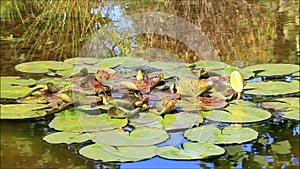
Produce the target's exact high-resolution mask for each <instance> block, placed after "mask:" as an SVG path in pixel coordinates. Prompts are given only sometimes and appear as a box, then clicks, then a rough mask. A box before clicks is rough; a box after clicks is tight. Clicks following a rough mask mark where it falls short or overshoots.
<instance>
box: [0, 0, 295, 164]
mask: <svg viewBox="0 0 300 169" xmlns="http://www.w3.org/2000/svg"><path fill="white" fill-rule="evenodd" d="M103 9H105V10H103ZM102 10H103V12H104V15H107V16H108V17H109V18H110V19H111V20H113V21H114V20H115V21H117V20H118V18H119V19H120V17H122V16H123V15H125V14H134V13H137V12H145V11H159V12H163V13H168V14H174V15H176V16H178V17H181V18H184V19H186V20H187V21H189V22H191V23H193V24H194V25H196V26H198V27H201V31H202V32H204V33H205V34H206V35H207V37H208V38H209V40H210V42H211V44H212V45H213V46H214V48H215V52H216V54H217V56H218V57H219V60H221V61H224V62H226V63H228V64H232V65H236V66H240V67H243V66H247V65H252V64H258V63H293V64H299V53H300V49H299V0H298V1H297V0H296V1H284V0H280V1H267V0H248V1H229V0H226V1H205V0H203V1H196V0H189V1H175V0H174V1H167V0H165V1H164V2H156V1H146V0H145V1H144V0H143V1H109V2H105V3H104V5H103V6H102ZM1 30H4V31H5V32H10V31H12V32H13V33H15V34H16V35H18V34H22V30H21V29H19V27H17V29H16V28H15V25H10V26H7V25H6V26H4V25H1ZM12 32H11V33H12ZM145 39H146V40H145ZM136 40H137V42H138V43H137V44H134V45H133V46H146V47H148V48H153V49H164V50H167V51H170V52H171V53H173V54H174V55H176V56H177V57H178V58H182V60H183V61H192V60H193V56H194V55H195V53H193V51H191V50H190V49H189V47H188V45H185V44H181V43H179V42H178V40H176V39H175V40H174V39H166V38H165V37H163V36H152V35H143V36H137V37H136ZM172 40H174V41H175V42H176V44H175V45H170V44H169V45H168V43H166V42H172ZM142 49H143V48H137V49H136V51H141V50H142ZM24 50H26V49H22V50H21V51H20V50H18V49H17V46H16V45H15V43H10V42H7V41H1V75H2V76H5V75H20V73H18V72H16V71H15V70H14V65H16V64H17V63H20V62H24V60H28V58H27V57H26V55H25V58H23V57H21V56H22V55H21V54H22V52H24ZM121 50H122V49H121ZM186 55H187V56H188V58H184V56H186ZM66 57H73V56H72V55H70V56H66ZM46 58H47V59H49V60H59V58H58V57H54V56H53V57H46ZM33 59H36V60H43V59H45V56H42V55H41V53H38V54H34V57H33ZM157 59H158V60H161V59H165V56H159V58H157ZM21 75H22V74H21ZM49 121H50V119H41V120H1V168H299V166H300V156H299V148H300V147H299V141H300V140H299V135H300V125H299V122H295V121H288V120H284V119H281V118H278V117H276V116H273V117H272V118H271V119H269V120H268V121H264V122H261V123H257V124H251V125H249V126H250V127H252V128H254V129H256V130H257V131H259V139H258V140H255V141H252V142H249V143H245V144H242V145H231V146H225V148H226V150H227V152H226V154H224V155H222V156H219V157H216V158H210V159H207V160H195V161H174V160H166V159H162V158H159V157H154V158H152V159H150V160H144V161H140V162H134V163H104V164H103V163H102V162H100V161H93V160H89V159H86V158H84V157H82V156H80V155H78V154H77V150H78V148H79V147H80V146H82V145H78V144H74V145H73V144H72V145H62V144H59V145H51V144H48V143H45V142H43V141H42V137H44V136H45V135H47V134H49V133H50V132H51V131H52V129H50V128H49V127H48V126H47V124H48V123H49ZM276 145H280V146H279V147H280V148H279V149H278V146H277V147H276Z"/></svg>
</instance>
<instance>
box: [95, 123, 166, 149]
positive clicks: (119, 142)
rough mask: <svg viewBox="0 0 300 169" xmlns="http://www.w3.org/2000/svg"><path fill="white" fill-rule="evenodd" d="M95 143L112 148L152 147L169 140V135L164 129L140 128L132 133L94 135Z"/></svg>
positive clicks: (110, 132)
mask: <svg viewBox="0 0 300 169" xmlns="http://www.w3.org/2000/svg"><path fill="white" fill-rule="evenodd" d="M93 135H95V136H96V137H95V139H93V141H94V142H96V143H98V144H107V145H112V146H150V145H154V144H158V143H161V142H163V141H165V140H167V139H168V138H169V135H168V133H167V132H166V131H165V130H162V129H156V128H147V127H138V128H135V129H134V130H133V131H132V132H130V133H129V132H127V131H123V130H122V129H115V130H109V131H102V132H96V133H93Z"/></svg>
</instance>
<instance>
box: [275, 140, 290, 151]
mask: <svg viewBox="0 0 300 169" xmlns="http://www.w3.org/2000/svg"><path fill="white" fill-rule="evenodd" d="M291 148H292V147H291V144H290V143H289V141H288V140H285V141H280V142H277V143H275V144H272V145H271V149H272V151H273V152H275V153H277V154H290V153H291Z"/></svg>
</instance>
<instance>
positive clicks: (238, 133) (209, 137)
mask: <svg viewBox="0 0 300 169" xmlns="http://www.w3.org/2000/svg"><path fill="white" fill-rule="evenodd" d="M257 136H258V132H257V131H255V130H253V129H251V128H245V127H244V128H240V127H234V126H227V127H224V128H223V129H219V128H218V127H217V126H214V125H206V126H201V127H195V128H192V129H189V130H186V131H185V132H184V137H186V138H187V139H189V140H191V141H197V142H209V143H214V144H241V143H244V142H248V141H251V140H254V139H256V138H257Z"/></svg>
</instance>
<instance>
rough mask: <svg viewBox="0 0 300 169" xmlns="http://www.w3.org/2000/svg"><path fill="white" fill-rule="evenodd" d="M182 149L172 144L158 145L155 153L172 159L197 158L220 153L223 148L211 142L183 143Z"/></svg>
mask: <svg viewBox="0 0 300 169" xmlns="http://www.w3.org/2000/svg"><path fill="white" fill-rule="evenodd" d="M182 146H183V150H182V149H179V148H176V147H173V146H163V147H158V148H157V150H156V154H157V155H159V156H160V157H162V158H167V159H172V160H197V159H206V158H209V157H214V156H218V155H222V154H224V153H225V150H224V149H223V148H222V147H219V146H217V145H214V144H213V143H191V142H185V143H183V145H182Z"/></svg>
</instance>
